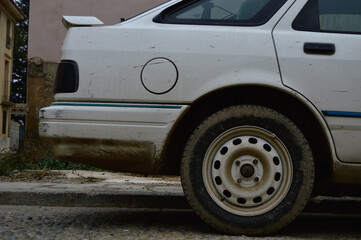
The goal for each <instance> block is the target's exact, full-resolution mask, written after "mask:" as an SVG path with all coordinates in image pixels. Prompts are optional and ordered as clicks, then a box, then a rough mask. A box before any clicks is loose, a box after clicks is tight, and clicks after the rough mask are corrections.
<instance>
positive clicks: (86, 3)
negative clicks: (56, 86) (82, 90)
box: [25, 0, 166, 138]
mask: <svg viewBox="0 0 361 240" xmlns="http://www.w3.org/2000/svg"><path fill="white" fill-rule="evenodd" d="M163 2H166V0H31V1H30V16H29V50H28V58H29V66H28V79H27V103H28V109H29V111H28V113H27V118H26V130H25V131H26V132H25V137H26V138H33V137H36V136H38V122H39V119H38V112H39V109H40V108H42V107H45V106H49V105H50V104H51V102H52V100H53V92H52V91H53V83H54V77H55V74H56V65H57V63H58V62H59V61H60V58H61V47H62V41H63V39H64V37H65V34H66V29H65V27H64V26H63V24H62V22H61V19H62V16H64V15H65V16H69V15H70V16H72V15H75V16H96V17H98V18H99V19H100V20H102V21H103V22H104V23H105V24H106V25H111V24H115V23H117V22H119V21H120V19H121V18H125V19H127V18H130V17H132V16H135V15H137V14H139V13H141V12H143V11H145V10H147V9H150V8H152V7H154V6H157V5H159V4H161V3H163Z"/></svg>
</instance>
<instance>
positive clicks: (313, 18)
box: [292, 0, 361, 33]
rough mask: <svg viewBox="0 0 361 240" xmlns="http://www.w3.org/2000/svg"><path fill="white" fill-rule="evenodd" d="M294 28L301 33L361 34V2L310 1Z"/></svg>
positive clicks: (297, 18)
mask: <svg viewBox="0 0 361 240" xmlns="http://www.w3.org/2000/svg"><path fill="white" fill-rule="evenodd" d="M292 27H293V28H294V29H295V30H300V31H315V32H334V33H361V1H360V0H342V1H340V0H309V1H308V2H307V4H306V5H305V7H304V8H303V9H302V11H301V12H300V14H299V15H298V16H297V17H296V19H295V21H294V22H293V24H292Z"/></svg>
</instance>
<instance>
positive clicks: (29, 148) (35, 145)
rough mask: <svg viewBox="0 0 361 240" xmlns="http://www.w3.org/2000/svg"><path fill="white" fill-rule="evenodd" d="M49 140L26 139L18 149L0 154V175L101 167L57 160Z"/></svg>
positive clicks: (94, 169) (97, 169) (95, 169)
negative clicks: (17, 172)
mask: <svg viewBox="0 0 361 240" xmlns="http://www.w3.org/2000/svg"><path fill="white" fill-rule="evenodd" d="M51 149H52V148H51V145H50V143H49V142H47V141H45V140H43V139H40V138H37V139H31V140H27V141H26V143H25V144H24V147H23V148H21V149H20V150H18V151H16V152H15V151H11V149H10V151H7V152H8V153H1V154H0V176H9V175H11V174H12V173H13V172H14V171H22V170H93V171H102V169H99V168H95V167H92V166H88V165H85V164H78V163H70V162H63V161H60V160H58V159H57V158H56V157H55V155H54V153H53V152H52V150H51Z"/></svg>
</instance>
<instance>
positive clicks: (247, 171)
mask: <svg viewBox="0 0 361 240" xmlns="http://www.w3.org/2000/svg"><path fill="white" fill-rule="evenodd" d="M240 172H241V175H242V176H243V177H244V178H251V177H252V176H253V175H254V172H255V170H254V167H253V166H252V165H251V164H245V165H243V166H242V167H241V170H240Z"/></svg>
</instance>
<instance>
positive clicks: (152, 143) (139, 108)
mask: <svg viewBox="0 0 361 240" xmlns="http://www.w3.org/2000/svg"><path fill="white" fill-rule="evenodd" d="M187 109H188V106H181V105H148V104H145V105H136V104H87V103H54V104H53V105H52V106H50V107H47V108H43V109H41V111H40V123H39V134H40V136H42V137H45V138H48V139H50V140H51V142H52V143H53V146H54V151H55V154H56V155H57V156H58V157H59V158H60V159H64V160H67V161H74V162H81V163H86V164H91V165H94V166H98V167H103V168H108V169H112V170H121V171H129V172H139V173H150V172H155V171H156V168H157V166H156V162H157V161H158V160H160V158H161V156H162V153H163V149H164V146H165V142H166V140H167V137H168V135H169V132H170V131H171V129H172V128H173V126H174V124H175V122H176V121H177V120H178V119H179V117H180V116H181V115H182V114H183V113H184V112H185V111H186V110H187Z"/></svg>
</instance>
